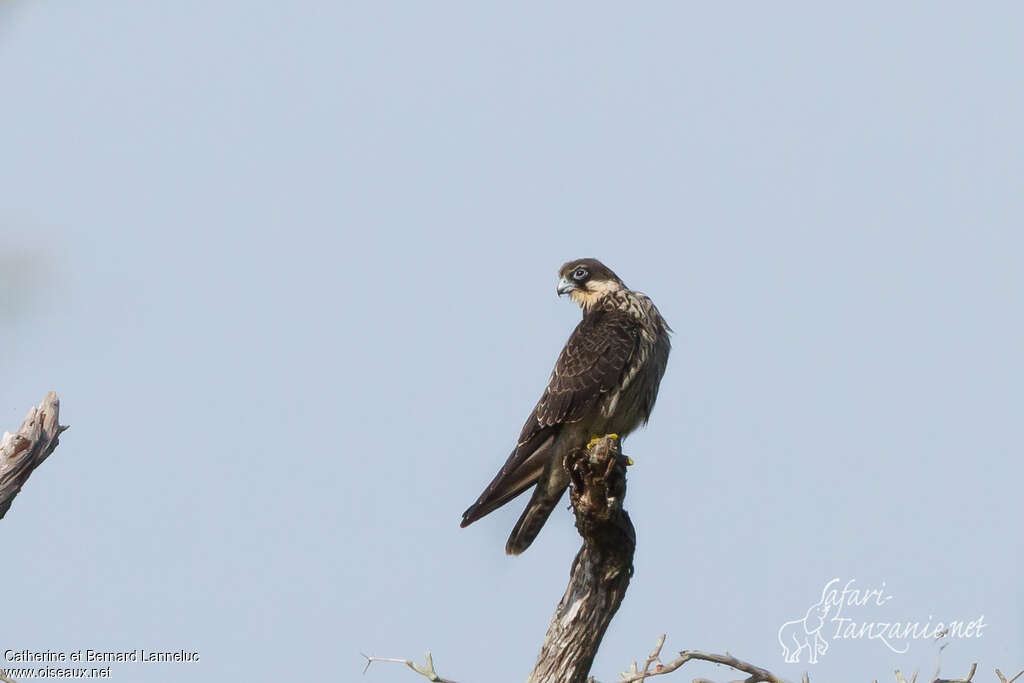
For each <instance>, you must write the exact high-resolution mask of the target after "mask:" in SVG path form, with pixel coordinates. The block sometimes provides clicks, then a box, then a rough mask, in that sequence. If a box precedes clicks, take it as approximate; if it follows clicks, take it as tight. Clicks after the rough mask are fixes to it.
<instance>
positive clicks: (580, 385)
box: [462, 258, 671, 555]
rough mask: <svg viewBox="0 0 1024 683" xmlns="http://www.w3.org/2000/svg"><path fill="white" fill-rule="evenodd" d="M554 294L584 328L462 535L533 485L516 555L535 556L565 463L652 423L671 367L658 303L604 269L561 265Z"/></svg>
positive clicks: (517, 532)
mask: <svg viewBox="0 0 1024 683" xmlns="http://www.w3.org/2000/svg"><path fill="white" fill-rule="evenodd" d="M558 294H559V296H561V295H563V294H568V295H569V296H570V297H571V298H572V299H573V301H575V302H576V303H578V304H579V305H580V307H581V308H582V309H583V320H582V321H580V324H579V325H577V326H576V329H575V330H574V331H573V333H572V335H571V336H570V337H569V341H567V342H566V343H565V348H563V349H562V353H561V354H559V356H558V361H557V362H556V363H555V369H554V370H553V371H552V373H551V378H550V379H549V380H548V386H547V388H546V389H545V390H544V394H543V395H542V396H541V397H540V401H539V402H538V403H537V406H536V407H535V408H534V409H533V412H532V413H530V417H528V418H526V424H525V425H523V431H522V433H520V435H519V442H518V443H517V444H516V447H515V449H514V450H513V451H512V454H511V455H510V456H509V457H508V460H506V461H505V464H504V466H502V468H501V471H499V472H498V474H497V476H495V477H494V480H493V481H492V482H491V483H490V484H489V485H488V486H487V488H486V489H484V492H483V493H481V494H480V497H479V498H477V500H476V502H475V503H473V504H472V505H471V506H470V507H469V509H468V510H466V511H465V512H464V513H462V526H468V525H469V524H472V523H473V522H475V521H476V520H478V519H480V518H481V517H483V516H484V515H486V514H488V513H489V512H492V511H493V510H495V509H497V508H499V507H501V506H502V505H504V504H505V503H507V502H508V501H510V500H512V499H513V498H515V497H516V496H518V495H519V494H520V493H522V492H523V491H525V490H526V489H528V488H529V487H531V486H533V485H534V484H536V485H537V488H536V489H535V490H534V492H533V497H531V498H530V502H529V503H528V504H527V506H526V509H525V510H524V511H523V514H522V516H521V517H520V518H519V521H518V522H516V526H515V528H514V529H512V534H511V535H510V536H509V537H508V543H507V544H506V545H505V552H507V553H508V554H510V555H518V554H519V553H521V552H523V551H524V550H526V549H527V548H528V547H529V546H530V544H531V543H532V542H533V539H534V538H536V537H537V534H538V532H540V529H541V527H542V526H544V522H545V521H547V518H548V516H549V515H550V514H551V511H552V510H553V509H554V508H555V506H556V505H557V504H558V501H559V499H560V498H561V497H562V494H563V493H564V492H565V489H566V488H567V487H568V485H569V475H568V473H566V471H565V469H564V468H563V466H562V461H563V459H564V457H565V456H566V455H567V454H569V453H571V452H573V451H574V450H576V449H578V448H583V447H585V446H586V445H587V444H588V442H589V441H590V440H591V439H592V438H596V437H600V436H604V435H609V434H611V435H618V436H619V438H621V437H624V436H626V435H627V434H629V433H630V432H631V431H633V430H634V429H636V427H637V426H638V425H640V424H641V423H644V424H646V423H647V420H648V418H650V416H651V409H653V408H654V401H655V399H656V398H657V397H658V385H659V384H660V383H661V377H662V375H663V374H664V373H665V365H666V363H667V362H668V353H669V348H670V344H669V333H670V332H671V329H670V328H669V326H668V325H667V324H666V323H665V320H664V318H662V317H661V314H660V313H659V312H658V309H657V308H655V306H654V302H652V301H651V300H650V299H649V298H648V297H647V296H646V295H645V294H641V293H640V292H634V291H633V290H631V289H628V288H627V287H626V285H625V284H623V282H622V280H620V279H619V277H618V276H617V275H616V274H615V273H613V272H612V271H611V270H610V269H609V268H608V267H607V266H605V265H604V264H603V263H601V262H600V261H598V260H596V259H590V258H585V259H579V260H578V261H570V262H568V263H566V264H565V265H563V266H562V268H561V270H559V272H558Z"/></svg>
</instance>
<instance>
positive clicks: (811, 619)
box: [779, 579, 839, 664]
mask: <svg viewBox="0 0 1024 683" xmlns="http://www.w3.org/2000/svg"><path fill="white" fill-rule="evenodd" d="M838 580H839V579H833V580H832V581H829V582H828V584H826V585H825V588H824V589H822V591H821V599H820V600H818V602H816V603H814V604H813V605H811V606H810V608H809V609H808V610H807V614H805V615H804V616H803V618H802V619H794V620H793V621H787V622H786V623H784V624H783V625H782V626H780V627H779V645H781V646H782V656H783V657H784V658H785V660H786V662H787V663H789V664H796V663H798V662H799V661H800V653H801V652H802V651H803V650H805V649H806V650H807V661H808V663H810V664H817V663H818V655H823V654H825V652H826V651H827V650H828V641H826V640H825V639H824V638H822V637H821V629H823V628H824V627H825V618H826V617H827V616H829V614H830V613H831V612H833V611H834V612H836V613H838V612H839V606H838V605H837V604H835V602H834V601H831V600H827V599H826V595H827V594H828V589H829V587H830V586H831V585H832V584H833V583H835V582H836V581H838Z"/></svg>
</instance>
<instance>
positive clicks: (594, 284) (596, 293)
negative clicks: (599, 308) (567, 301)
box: [569, 280, 625, 310]
mask: <svg viewBox="0 0 1024 683" xmlns="http://www.w3.org/2000/svg"><path fill="white" fill-rule="evenodd" d="M583 287H584V289H574V290H572V291H571V292H569V296H570V297H572V300H573V301H575V302H576V303H578V304H579V305H580V306H582V307H583V308H585V309H587V310H590V309H591V308H593V306H594V304H596V303H597V302H598V301H600V300H601V299H602V298H604V296H605V295H607V294H610V293H612V292H619V291H622V290H623V289H625V288H624V287H623V286H622V283H620V282H616V281H615V280H591V281H590V282H588V283H586V284H585V285H583Z"/></svg>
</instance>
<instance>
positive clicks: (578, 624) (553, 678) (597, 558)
mask: <svg viewBox="0 0 1024 683" xmlns="http://www.w3.org/2000/svg"><path fill="white" fill-rule="evenodd" d="M628 462H629V460H628V458H626V457H624V456H623V455H622V452H621V451H620V449H619V442H618V439H616V438H613V437H604V438H603V439H601V440H600V441H598V442H597V443H596V444H594V445H592V446H591V447H589V448H588V449H587V450H586V451H582V450H581V451H577V452H576V453H573V454H571V455H569V456H568V457H566V459H565V463H564V465H565V468H566V469H567V470H568V472H569V474H570V476H571V477H572V488H571V489H570V491H569V499H570V501H571V503H572V507H573V511H574V512H575V514H576V528H577V529H578V530H579V532H580V536H582V537H583V547H582V548H580V551H579V552H578V553H577V554H576V559H575V560H574V561H573V564H572V569H571V570H570V572H569V586H568V587H567V588H566V589H565V594H564V595H563V596H562V600H561V602H559V603H558V608H557V609H556V610H555V614H554V617H552V619H551V626H550V627H548V633H547V636H546V637H545V639H544V645H543V647H542V648H541V651H540V656H539V657H538V658H537V665H536V666H535V667H534V669H533V673H532V674H530V678H529V679H528V683H583V682H584V681H586V680H587V674H588V673H589V672H590V667H591V665H592V664H593V662H594V655H596V654H597V648H598V647H600V645H601V639H602V638H603V637H604V632H605V630H607V628H608V624H609V623H611V620H612V617H613V616H615V612H616V611H618V609H619V605H620V604H621V603H622V598H623V597H624V596H625V594H626V588H627V587H628V586H629V579H630V577H631V576H632V575H633V550H634V549H635V547H636V533H635V532H634V530H633V524H632V522H630V521H629V515H628V514H626V511H625V510H623V509H622V500H623V498H625V496H626V465H627V463H628Z"/></svg>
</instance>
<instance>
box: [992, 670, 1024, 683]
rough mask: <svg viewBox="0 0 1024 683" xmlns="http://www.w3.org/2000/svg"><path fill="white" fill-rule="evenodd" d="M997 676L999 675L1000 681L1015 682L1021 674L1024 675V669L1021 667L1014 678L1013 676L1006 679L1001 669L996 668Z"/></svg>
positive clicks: (1004, 682)
mask: <svg viewBox="0 0 1024 683" xmlns="http://www.w3.org/2000/svg"><path fill="white" fill-rule="evenodd" d="M996 676H999V683H1013V682H1014V681H1015V680H1017V679H1018V678H1020V677H1021V676H1024V669H1021V670H1020V673H1018V674H1017V675H1016V676H1014V677H1013V678H1011V679H1009V680H1007V679H1006V676H1004V675H1003V672H1002V671H1000V670H999V669H996Z"/></svg>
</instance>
